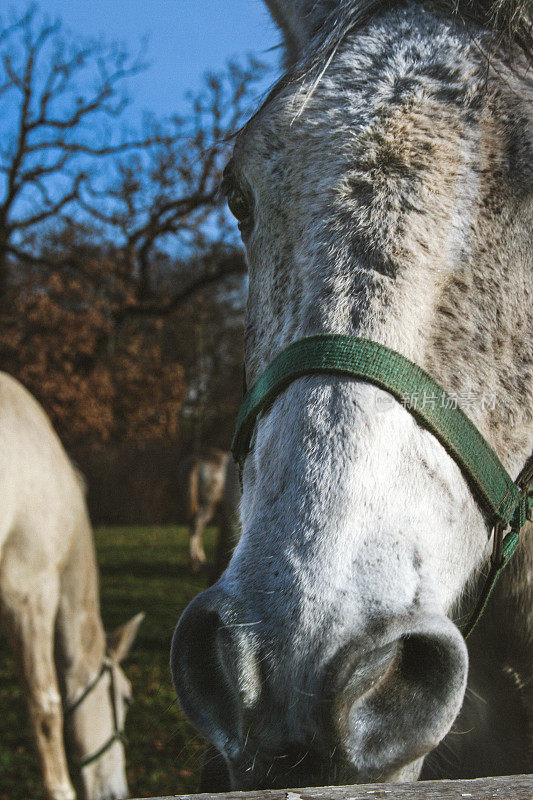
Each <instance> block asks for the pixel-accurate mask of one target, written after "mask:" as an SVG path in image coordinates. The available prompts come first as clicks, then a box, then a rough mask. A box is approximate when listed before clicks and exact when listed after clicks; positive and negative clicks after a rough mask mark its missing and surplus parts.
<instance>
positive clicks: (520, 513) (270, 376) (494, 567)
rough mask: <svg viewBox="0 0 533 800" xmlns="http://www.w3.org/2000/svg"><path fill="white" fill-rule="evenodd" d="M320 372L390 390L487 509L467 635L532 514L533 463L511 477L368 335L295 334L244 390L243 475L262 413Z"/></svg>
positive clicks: (411, 370) (450, 401) (438, 389)
mask: <svg viewBox="0 0 533 800" xmlns="http://www.w3.org/2000/svg"><path fill="white" fill-rule="evenodd" d="M320 374H328V375H341V376H345V377H351V378H354V379H359V380H364V381H368V382H369V383H372V384H374V385H375V386H378V387H379V388H381V389H384V390H385V391H387V392H389V393H390V394H391V395H393V397H395V398H396V399H397V400H398V401H399V402H401V403H402V404H403V405H404V407H405V408H406V409H407V410H408V411H409V412H410V413H411V414H412V415H413V416H414V417H415V419H416V420H417V421H418V422H419V423H421V424H422V425H423V426H424V427H426V428H427V429H428V430H429V431H430V432H431V433H432V434H433V435H434V436H435V437H436V438H437V439H438V440H439V442H440V443H441V444H442V445H443V446H444V448H445V449H446V450H447V451H448V453H449V454H450V455H451V456H452V458H453V459H454V461H455V462H456V463H457V465H458V466H459V467H460V469H461V470H462V472H463V474H464V475H465V477H466V479H467V481H468V483H469V484H470V487H471V489H472V491H473V493H474V495H475V497H476V498H477V500H478V502H479V503H480V504H481V506H482V507H483V509H484V510H485V511H486V513H487V514H488V518H489V522H490V524H491V526H492V529H493V531H494V546H493V552H492V558H491V566H490V571H489V574H488V576H487V579H486V581H485V583H484V586H483V589H482V591H481V594H480V597H479V599H478V601H477V603H476V605H475V607H474V608H473V609H472V611H471V612H470V613H469V614H468V616H467V618H466V620H465V621H464V622H463V623H462V624H461V625H460V626H459V628H460V630H461V632H462V633H463V636H464V637H465V639H466V638H467V637H468V636H469V635H470V634H471V633H472V631H473V629H474V627H475V626H476V624H477V622H478V620H479V618H480V617H481V615H482V613H483V611H484V609H485V606H486V605H487V602H488V599H489V597H490V595H491V593H492V590H493V589H494V586H495V585H496V581H497V580H498V577H499V575H500V573H501V571H502V569H503V568H504V567H505V566H506V564H507V563H508V561H509V559H510V558H511V556H512V555H513V553H514V552H515V550H516V548H517V546H518V543H519V541H520V533H521V531H522V529H523V527H524V525H525V524H526V521H527V520H531V519H532V517H533V462H531V461H529V462H528V464H527V465H526V467H524V469H523V470H522V472H521V473H520V475H519V476H518V478H517V480H516V481H513V480H512V478H511V477H510V475H509V474H508V473H507V471H506V469H505V468H504V466H503V464H502V463H501V461H500V460H499V458H498V456H497V455H496V453H495V452H494V450H493V449H492V447H491V446H490V445H489V444H488V442H487V441H486V440H485V439H484V438H483V436H482V435H481V433H480V432H479V431H478V429H477V428H476V426H475V425H474V423H473V422H471V420H470V419H469V418H468V417H467V416H466V414H465V413H464V412H463V411H462V410H461V409H460V408H459V407H458V406H457V402H456V401H455V400H454V398H452V397H451V396H450V395H449V394H448V393H447V392H446V391H445V390H444V389H443V388H442V386H440V384H439V383H437V381H435V380H434V379H433V378H432V377H431V376H430V375H428V373H427V372H425V371H424V370H423V369H421V368H420V367H419V366H417V365H416V364H414V363H413V362H412V361H410V360H409V359H407V358H405V357H404V356H402V355H400V353H397V352H396V351H395V350H391V349H389V348H388V347H385V346H384V345H381V344H378V343H377V342H373V341H370V340H369V339H363V338H361V337H358V336H343V335H341V334H322V335H318V336H309V337H307V338H305V339H300V340H299V341H297V342H294V343H293V344H291V345H289V346H288V347H286V348H285V349H284V350H282V351H281V352H280V353H279V354H278V355H277V356H276V358H274V360H273V361H272V362H271V363H270V364H269V365H268V367H267V368H266V369H265V371H264V372H263V373H262V374H261V375H260V376H259V378H258V379H257V381H256V382H255V383H254V385H253V386H252V387H251V389H250V391H249V392H247V393H246V396H245V398H244V400H243V403H242V406H241V408H240V410H239V414H238V416H237V424H236V429H235V434H234V436H233V441H232V444H231V452H232V454H233V457H234V458H235V460H236V461H237V463H238V464H239V468H240V470H241V473H242V467H243V465H244V460H245V458H246V456H247V454H248V452H249V450H250V441H251V438H252V434H253V430H254V427H255V423H256V420H257V417H258V416H259V414H260V413H261V412H262V411H264V410H265V408H266V407H267V406H268V405H269V404H270V403H271V402H272V401H273V400H274V398H276V397H277V395H278V394H280V393H281V392H283V391H284V390H285V389H286V387H287V386H288V385H289V384H290V383H292V381H294V380H296V379H297V378H301V377H303V376H304V375H320ZM412 397H421V398H424V400H426V399H427V398H429V399H430V402H428V403H426V402H424V403H423V404H421V405H418V404H416V403H415V405H414V407H413V405H412V404H411V403H409V399H410V398H412ZM504 534H505V535H504Z"/></svg>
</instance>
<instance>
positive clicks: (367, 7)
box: [236, 0, 533, 134]
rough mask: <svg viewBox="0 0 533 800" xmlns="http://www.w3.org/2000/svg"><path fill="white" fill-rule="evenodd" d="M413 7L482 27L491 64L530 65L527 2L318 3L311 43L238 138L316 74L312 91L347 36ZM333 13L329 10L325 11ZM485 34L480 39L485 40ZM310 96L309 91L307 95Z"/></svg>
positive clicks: (531, 28) (482, 45) (531, 21)
mask: <svg viewBox="0 0 533 800" xmlns="http://www.w3.org/2000/svg"><path fill="white" fill-rule="evenodd" d="M414 3H417V4H419V5H421V6H423V7H426V8H428V9H429V10H435V11H439V12H441V13H444V14H446V15H448V16H450V18H451V19H453V20H455V21H456V22H457V24H460V25H462V26H464V25H466V24H470V25H472V24H473V25H475V26H477V27H479V29H480V34H481V36H480V40H479V41H478V42H477V46H478V48H479V49H480V53H483V54H484V55H485V57H486V60H487V65H488V66H490V64H491V60H492V59H493V58H495V57H496V58H502V59H503V60H504V61H505V62H506V63H507V64H508V65H509V66H512V65H513V64H514V63H515V62H517V61H521V62H523V61H524V59H525V63H526V68H527V67H528V66H529V65H533V46H532V41H533V40H532V33H533V17H532V13H531V8H532V4H531V0H432V2H427V0H394V2H389V0H337V1H336V2H335V1H334V2H331V0H327V1H326V2H324V0H322V2H319V3H317V6H322V7H326V8H325V12H324V14H323V15H322V17H321V18H320V24H319V26H318V27H317V29H316V30H315V31H314V35H313V37H312V44H311V46H310V47H309V48H308V50H307V52H306V54H304V55H303V57H302V58H301V59H299V60H298V61H297V62H296V63H295V64H290V65H288V66H287V69H286V70H285V71H284V73H283V74H282V75H281V77H280V78H279V79H278V80H277V81H276V82H275V83H274V85H273V86H272V87H271V89H270V90H269V92H268V93H267V95H266V97H265V98H264V100H263V102H262V103H261V105H260V107H259V108H258V109H257V111H256V112H255V113H254V114H253V115H252V116H251V117H250V119H249V120H248V121H247V122H246V123H245V125H244V126H243V128H242V129H241V130H239V131H237V132H236V133H237V134H241V133H242V134H244V133H245V132H246V130H247V129H248V127H249V126H250V124H251V123H252V122H253V121H254V120H255V118H256V117H257V116H258V114H259V113H260V112H262V111H263V110H264V109H265V108H266V106H268V105H269V103H270V101H271V100H273V99H274V98H275V97H277V95H278V94H279V93H280V92H282V91H283V90H284V89H285V88H286V87H287V86H288V85H290V84H293V83H298V82H300V81H301V80H303V79H304V78H308V77H309V76H311V75H313V74H314V75H315V80H314V82H313V84H312V87H311V91H310V93H312V91H313V90H314V89H315V88H316V86H317V85H318V83H319V81H320V79H321V77H322V76H323V74H324V72H325V70H326V69H327V67H328V65H329V63H330V61H331V59H332V58H333V56H334V55H335V53H336V52H337V50H338V48H339V47H340V45H341V44H342V42H343V41H344V40H345V38H346V37H347V36H348V35H349V34H351V33H353V32H356V31H357V30H358V29H360V28H362V27H363V26H364V25H365V24H366V23H367V22H370V21H371V20H372V19H373V18H374V17H376V16H378V15H379V14H380V13H384V12H387V11H390V10H391V9H392V8H394V7H398V8H399V7H402V6H403V7H405V6H406V5H410V4H414ZM330 6H332V9H331V10H329V12H328V9H329V7H330ZM483 32H484V34H485V35H484V37H483ZM308 94H309V93H308Z"/></svg>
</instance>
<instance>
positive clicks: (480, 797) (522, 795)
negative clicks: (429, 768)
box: [151, 775, 533, 800]
mask: <svg viewBox="0 0 533 800" xmlns="http://www.w3.org/2000/svg"><path fill="white" fill-rule="evenodd" d="M151 800H533V775H508V776H504V777H500V778H477V779H476V780H468V781H422V782H420V783H367V784H364V785H363V784H361V785H359V786H321V787H317V788H313V789H281V790H258V791H255V792H227V793H224V794H188V795H187V794H176V795H173V796H172V797H168V796H167V797H160V798H155V797H153V798H151Z"/></svg>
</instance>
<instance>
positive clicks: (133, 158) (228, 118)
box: [80, 58, 265, 318]
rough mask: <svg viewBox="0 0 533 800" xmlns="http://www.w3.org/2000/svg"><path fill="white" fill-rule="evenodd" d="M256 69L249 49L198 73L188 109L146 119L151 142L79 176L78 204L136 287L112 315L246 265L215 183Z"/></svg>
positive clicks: (163, 304)
mask: <svg viewBox="0 0 533 800" xmlns="http://www.w3.org/2000/svg"><path fill="white" fill-rule="evenodd" d="M264 71H265V68H264V67H263V65H262V64H260V63H259V62H258V61H256V60H255V59H253V58H249V60H248V62H247V63H246V64H245V65H244V66H242V65H239V64H237V63H234V62H230V63H229V64H228V66H227V69H226V71H225V72H224V73H223V74H221V75H208V76H206V80H205V84H204V89H203V90H202V91H201V92H200V93H199V95H198V96H196V97H194V98H191V107H192V108H191V114H190V115H189V116H188V117H185V118H178V117H174V118H173V119H172V120H170V121H169V122H167V123H166V124H156V123H153V122H152V123H149V124H148V126H147V130H146V132H145V133H146V138H147V139H151V140H156V141H157V143H156V144H155V145H154V146H152V147H151V148H150V149H148V150H145V151H143V152H136V153H132V154H129V155H127V156H126V157H124V158H121V159H117V160H116V161H115V172H114V173H112V175H111V178H110V179H108V180H107V181H103V182H102V181H101V180H98V179H97V180H96V181H86V182H85V183H84V186H83V192H82V196H81V199H80V202H81V205H82V207H83V208H84V210H85V211H86V212H87V213H89V214H91V215H92V216H93V217H94V218H95V219H96V220H98V222H99V223H100V224H102V225H104V226H109V227H111V228H112V229H113V239H114V241H116V242H120V243H121V249H122V260H123V269H124V273H125V274H126V275H127V276H128V278H129V280H130V281H131V283H132V285H134V287H135V297H136V303H135V304H133V305H130V306H129V307H127V308H125V309H124V310H123V311H121V312H118V313H117V318H120V317H121V316H131V315H134V314H144V315H146V314H148V315H154V314H169V313H171V312H172V311H173V310H175V308H176V307H177V306H178V305H179V304H180V303H181V302H183V301H184V300H186V299H188V297H189V296H190V295H191V293H193V292H195V291H198V290H199V289H201V288H204V287H205V286H206V285H208V284H211V283H213V282H216V281H217V280H220V279H222V278H225V277H227V276H228V275H234V274H236V273H242V272H243V271H244V260H243V257H242V254H241V253H240V252H239V250H238V249H237V247H236V237H235V226H234V225H233V224H232V223H230V222H229V220H228V215H227V213H226V211H225V209H224V203H223V201H222V198H221V196H220V194H219V191H218V190H219V184H220V180H221V175H222V169H223V167H224V165H225V163H226V160H227V158H228V152H229V149H230V148H231V144H232V142H231V139H232V136H233V134H234V133H235V132H236V130H237V129H238V128H239V127H240V126H241V125H242V123H243V121H244V119H245V118H246V116H247V115H248V113H249V106H250V103H251V102H252V99H254V90H255V88H256V85H257V81H258V80H259V79H260V78H261V77H262V76H263V75H264ZM161 298H164V299H161Z"/></svg>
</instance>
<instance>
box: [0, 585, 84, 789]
mask: <svg viewBox="0 0 533 800" xmlns="http://www.w3.org/2000/svg"><path fill="white" fill-rule="evenodd" d="M58 600H59V584H58V579H57V576H56V575H44V576H42V577H41V578H40V579H38V580H32V584H31V587H30V588H29V591H28V592H24V591H21V590H20V588H18V587H17V589H16V590H14V591H12V592H10V591H9V590H8V591H7V592H4V593H3V596H2V608H1V612H2V613H1V616H2V622H3V623H4V624H5V627H6V630H7V633H8V637H9V639H10V641H11V644H12V648H13V653H14V655H15V659H16V661H17V662H18V664H19V668H20V672H21V675H22V678H23V680H24V684H25V688H26V697H27V700H28V709H29V714H30V721H31V724H32V727H33V733H34V736H35V740H36V744H37V750H38V753H39V758H40V761H41V769H42V774H43V780H44V787H45V792H46V796H47V798H49V800H75V797H76V793H75V792H74V789H73V787H72V784H71V782H70V777H69V773H68V768H67V759H66V756H65V749H64V744H63V711H62V703H61V694H60V691H59V686H58V682H57V675H56V670H55V664H54V626H55V618H56V612H57V606H58Z"/></svg>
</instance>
